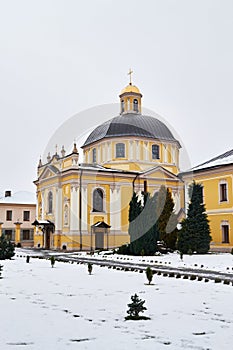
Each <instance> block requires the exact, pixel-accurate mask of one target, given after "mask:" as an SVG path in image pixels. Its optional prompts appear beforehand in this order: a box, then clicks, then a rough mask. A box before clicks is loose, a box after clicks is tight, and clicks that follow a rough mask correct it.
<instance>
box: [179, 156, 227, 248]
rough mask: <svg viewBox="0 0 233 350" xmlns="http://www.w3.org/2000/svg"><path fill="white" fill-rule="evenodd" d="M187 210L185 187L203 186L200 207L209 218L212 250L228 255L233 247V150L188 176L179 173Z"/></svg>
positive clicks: (198, 167)
mask: <svg viewBox="0 0 233 350" xmlns="http://www.w3.org/2000/svg"><path fill="white" fill-rule="evenodd" d="M182 179H183V180H184V184H185V197H186V200H185V202H186V208H187V205H188V200H189V197H188V186H189V185H190V183H191V182H192V181H193V180H195V181H196V182H198V183H201V184H202V186H203V203H204V204H205V207H206V212H207V215H208V219H209V223H210V229H211V236H212V242H211V244H210V246H211V249H212V250H220V251H231V249H232V247H233V150H231V151H228V152H226V153H224V154H221V155H219V156H217V157H215V158H213V159H211V160H209V161H207V162H205V163H203V164H200V165H198V166H196V167H194V168H193V169H192V171H190V172H186V173H182Z"/></svg>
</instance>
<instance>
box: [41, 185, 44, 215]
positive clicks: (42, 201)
mask: <svg viewBox="0 0 233 350" xmlns="http://www.w3.org/2000/svg"><path fill="white" fill-rule="evenodd" d="M41 206H42V214H41V216H42V217H41V219H42V220H44V216H45V215H44V214H45V191H41Z"/></svg>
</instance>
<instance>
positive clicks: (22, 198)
mask: <svg viewBox="0 0 233 350" xmlns="http://www.w3.org/2000/svg"><path fill="white" fill-rule="evenodd" d="M0 203H11V204H36V195H35V193H32V192H28V191H18V192H16V193H14V194H13V195H11V196H9V197H4V196H1V197H0Z"/></svg>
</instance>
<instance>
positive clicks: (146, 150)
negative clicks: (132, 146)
mask: <svg viewBox="0 0 233 350" xmlns="http://www.w3.org/2000/svg"><path fill="white" fill-rule="evenodd" d="M144 157H145V161H148V160H149V157H148V142H144Z"/></svg>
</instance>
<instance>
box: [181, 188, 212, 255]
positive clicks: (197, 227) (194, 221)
mask: <svg viewBox="0 0 233 350" xmlns="http://www.w3.org/2000/svg"><path fill="white" fill-rule="evenodd" d="M189 196H190V198H191V200H190V203H189V207H188V213H187V218H186V219H184V220H183V221H182V223H181V225H182V228H181V230H180V231H179V233H178V242H177V248H178V250H179V251H180V252H182V253H184V254H187V253H188V251H191V252H197V253H198V254H205V253H207V252H208V250H209V248H210V241H211V235H210V227H209V220H208V217H207V214H206V211H205V205H204V204H203V194H202V185H201V184H199V183H196V182H193V183H192V185H190V187H189Z"/></svg>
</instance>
